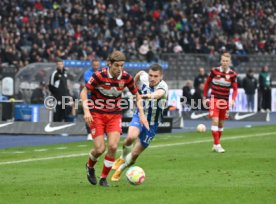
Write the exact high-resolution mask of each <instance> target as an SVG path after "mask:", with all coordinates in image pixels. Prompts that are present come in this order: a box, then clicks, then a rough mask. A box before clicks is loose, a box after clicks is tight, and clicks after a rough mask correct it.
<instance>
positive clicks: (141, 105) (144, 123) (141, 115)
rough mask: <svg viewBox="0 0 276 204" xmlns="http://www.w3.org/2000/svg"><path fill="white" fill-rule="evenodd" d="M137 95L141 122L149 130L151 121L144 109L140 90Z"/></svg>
mask: <svg viewBox="0 0 276 204" xmlns="http://www.w3.org/2000/svg"><path fill="white" fill-rule="evenodd" d="M135 97H136V105H137V108H138V110H139V114H140V122H141V124H142V125H144V126H145V127H146V128H147V129H148V130H149V122H148V120H147V118H146V116H145V113H144V109H143V99H142V97H141V95H140V94H139V93H138V92H137V93H136V94H135Z"/></svg>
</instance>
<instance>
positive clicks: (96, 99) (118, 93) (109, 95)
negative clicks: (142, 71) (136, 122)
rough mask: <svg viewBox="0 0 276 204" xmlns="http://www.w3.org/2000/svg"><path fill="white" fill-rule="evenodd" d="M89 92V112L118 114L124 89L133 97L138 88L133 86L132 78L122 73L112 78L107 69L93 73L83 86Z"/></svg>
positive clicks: (124, 72)
mask: <svg viewBox="0 0 276 204" xmlns="http://www.w3.org/2000/svg"><path fill="white" fill-rule="evenodd" d="M85 86H86V88H87V89H88V90H90V91H91V98H90V99H91V100H92V102H93V103H92V104H91V103H90V104H89V105H90V110H91V111H93V112H100V113H112V114H114V113H120V112H121V111H122V109H121V107H120V99H121V97H122V92H123V90H124V88H125V87H128V89H129V91H130V92H131V93H132V94H133V95H134V94H136V92H137V91H138V88H137V87H136V86H135V84H134V80H133V77H132V76H131V75H130V74H128V73H127V72H126V71H123V72H122V73H121V75H120V76H119V77H117V78H112V76H111V74H110V73H109V69H108V68H103V69H102V71H100V72H95V73H94V74H93V75H92V77H91V78H90V79H89V81H88V82H87V84H86V85H85Z"/></svg>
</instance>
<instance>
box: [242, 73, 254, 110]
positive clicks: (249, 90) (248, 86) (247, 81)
mask: <svg viewBox="0 0 276 204" xmlns="http://www.w3.org/2000/svg"><path fill="white" fill-rule="evenodd" d="M257 85H258V82H257V79H256V78H255V77H254V72H253V70H252V69H249V70H248V71H247V74H246V77H245V78H244V79H243V81H242V86H243V88H244V91H245V94H246V97H247V110H248V112H251V111H252V112H253V111H254V108H255V107H254V105H255V93H256V89H257Z"/></svg>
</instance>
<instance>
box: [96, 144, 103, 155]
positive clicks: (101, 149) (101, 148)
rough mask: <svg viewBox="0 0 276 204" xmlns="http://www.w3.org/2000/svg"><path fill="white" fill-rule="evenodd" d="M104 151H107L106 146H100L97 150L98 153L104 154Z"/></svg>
mask: <svg viewBox="0 0 276 204" xmlns="http://www.w3.org/2000/svg"><path fill="white" fill-rule="evenodd" d="M104 151H105V146H100V147H97V148H96V152H97V153H98V154H102V153H104Z"/></svg>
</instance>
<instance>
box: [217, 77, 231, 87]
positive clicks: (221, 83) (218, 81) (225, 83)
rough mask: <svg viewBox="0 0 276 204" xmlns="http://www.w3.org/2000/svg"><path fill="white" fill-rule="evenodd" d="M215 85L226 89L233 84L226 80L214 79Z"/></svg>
mask: <svg viewBox="0 0 276 204" xmlns="http://www.w3.org/2000/svg"><path fill="white" fill-rule="evenodd" d="M213 83H214V84H216V85H220V86H226V87H229V86H231V82H229V81H225V79H224V78H220V79H213Z"/></svg>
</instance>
